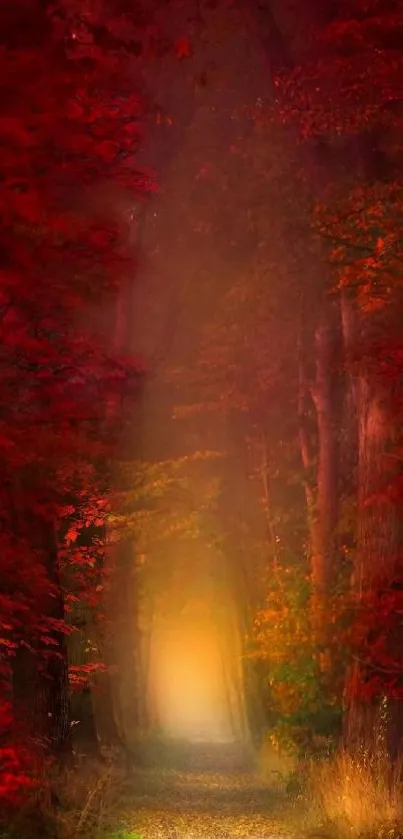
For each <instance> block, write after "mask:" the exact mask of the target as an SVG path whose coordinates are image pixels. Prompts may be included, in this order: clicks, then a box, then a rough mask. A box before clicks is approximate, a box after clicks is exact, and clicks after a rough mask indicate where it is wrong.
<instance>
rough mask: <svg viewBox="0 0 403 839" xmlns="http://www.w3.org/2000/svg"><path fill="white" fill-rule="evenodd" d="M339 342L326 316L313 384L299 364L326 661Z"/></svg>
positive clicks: (316, 599) (315, 595) (316, 604)
mask: <svg viewBox="0 0 403 839" xmlns="http://www.w3.org/2000/svg"><path fill="white" fill-rule="evenodd" d="M336 346H337V345H336V337H335V325H334V322H333V313H332V312H331V311H330V312H326V313H324V315H323V316H322V319H321V321H320V323H319V326H318V327H317V329H316V332H315V344H314V350H315V376H314V379H313V381H310V380H309V377H308V373H307V369H306V364H305V363H304V361H303V359H302V358H300V364H299V397H298V416H299V443H300V451H301V459H302V464H303V467H304V470H305V473H306V477H305V482H304V483H305V494H306V502H307V509H308V524H309V537H310V556H311V581H312V625H313V629H314V632H315V635H316V638H317V641H318V643H319V647H321V648H322V655H321V662H322V666H323V667H324V666H325V659H326V658H327V657H328V627H329V620H328V618H329V613H328V604H329V596H330V592H331V586H332V582H333V577H334V531H335V527H336V523H337V506H338V494H337V488H338V486H337V485H338V481H337V449H338V446H337V434H336V423H335V419H336V406H335V402H334V394H335V387H334V385H335V373H336V367H335V362H336ZM310 401H312V402H313V404H314V406H315V418H316V433H317V450H316V453H315V454H316V456H315V457H314V455H313V452H312V449H311V440H310V434H309V429H308V427H307V412H308V410H309V402H310Z"/></svg>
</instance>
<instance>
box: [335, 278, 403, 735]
mask: <svg viewBox="0 0 403 839" xmlns="http://www.w3.org/2000/svg"><path fill="white" fill-rule="evenodd" d="M341 316H342V325H343V340H344V351H345V359H346V365H347V369H348V371H349V376H350V387H351V391H352V394H353V397H354V401H355V407H356V417H357V437H358V464H357V485H356V494H357V502H358V520H357V531H356V552H355V563H354V568H353V573H352V579H351V586H352V591H353V594H355V595H356V597H357V598H358V601H359V600H360V598H362V597H363V595H364V594H365V592H367V591H370V590H371V588H372V587H373V586H374V585H375V584H376V579H377V578H378V579H379V578H381V577H382V578H383V579H391V578H392V576H393V571H394V565H395V561H396V553H397V538H398V518H397V511H396V509H395V507H394V505H393V504H392V503H391V502H390V503H389V502H385V500H382V502H381V501H380V493H381V492H382V484H383V482H384V481H385V477H386V474H390V463H389V462H388V457H387V455H388V449H389V445H390V442H391V416H390V410H389V405H388V398H389V396H390V394H389V395H388V393H387V392H386V389H385V388H384V387H383V386H382V387H381V384H380V383H379V382H378V381H376V378H375V377H374V375H373V374H371V372H370V370H369V368H368V363H367V360H366V359H365V358H362V357H359V356H358V353H359V351H360V342H361V340H362V338H363V334H364V324H363V322H362V317H363V316H362V315H361V313H360V312H359V310H358V308H357V305H356V302H355V300H354V298H353V296H352V295H350V296H348V294H347V293H346V292H345V293H344V294H343V295H342V297H341ZM362 675H363V674H362V665H361V664H360V663H359V662H358V661H355V662H354V663H353V664H352V665H351V666H350V668H349V670H348V673H347V680H346V715H345V737H346V739H347V741H348V742H351V741H359V742H365V741H366V739H367V738H368V735H369V732H371V730H372V729H373V727H374V724H375V722H376V719H377V717H378V716H379V701H376V702H375V703H373V705H372V708H371V707H369V705H368V703H365V704H364V703H363V702H362V701H361V700H360V697H359V686H360V682H361V679H362ZM369 718H370V720H371V724H370V725H369V723H368V720H369Z"/></svg>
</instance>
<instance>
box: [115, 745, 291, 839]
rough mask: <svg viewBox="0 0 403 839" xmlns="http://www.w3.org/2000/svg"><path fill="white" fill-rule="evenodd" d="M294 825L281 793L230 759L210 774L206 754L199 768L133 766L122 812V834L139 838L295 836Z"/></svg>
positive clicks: (222, 838) (211, 766)
mask: <svg viewBox="0 0 403 839" xmlns="http://www.w3.org/2000/svg"><path fill="white" fill-rule="evenodd" d="M200 763H203V760H202V761H200V755H199V764H200ZM200 770H202V771H200ZM297 824H298V813H297V811H296V807H295V804H293V802H292V801H290V800H289V799H288V798H287V796H286V794H285V792H283V791H281V790H278V789H273V788H271V789H270V788H269V787H268V785H267V784H265V783H263V782H262V781H261V780H259V778H258V777H257V776H256V774H254V773H253V772H252V771H247V772H242V771H239V770H238V771H231V765H230V762H229V765H228V766H226V768H225V770H223V767H222V766H221V767H220V771H219V772H214V771H213V765H212V764H211V762H209V756H208V755H205V756H204V766H199V771H198V768H197V766H188V768H187V769H186V771H184V770H182V771H178V770H175V769H165V770H161V769H157V768H150V769H142V770H134V771H133V774H132V777H131V778H130V779H128V782H127V786H126V789H125V795H124V805H123V806H122V811H121V825H122V828H124V829H125V830H126V834H125V835H127V836H128V837H129V836H130V835H133V834H136V835H137V836H141V837H144V839H148V838H149V839H167V838H169V839H193V837H194V839H196V837H197V839H209V837H219V839H229V837H239V839H259V838H260V837H264V839H269V837H270V839H271V837H273V839H274V838H275V839H277V837H280V836H297V835H298V830H297V827H296V826H297Z"/></svg>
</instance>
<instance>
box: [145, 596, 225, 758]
mask: <svg viewBox="0 0 403 839" xmlns="http://www.w3.org/2000/svg"><path fill="white" fill-rule="evenodd" d="M224 662H225V659H224V651H223V645H222V638H221V637H220V633H219V628H218V626H217V624H216V621H215V620H214V619H213V616H212V614H211V612H209V611H208V610H207V609H203V608H201V609H200V608H197V606H196V604H195V603H194V602H193V603H190V604H189V607H188V608H187V609H186V611H185V613H180V614H178V615H177V616H176V617H175V616H172V615H171V616H170V617H167V616H165V617H159V619H158V622H157V624H156V625H155V627H154V631H153V634H152V641H151V658H150V690H151V696H152V705H153V707H154V713H155V716H156V718H157V720H158V725H159V728H160V730H161V733H162V734H163V735H164V736H166V737H168V738H177V739H187V740H189V741H192V742H200V741H205V742H231V741H233V740H234V726H233V723H232V720H231V707H230V705H231V703H230V698H229V694H228V686H227V684H226V669H225V668H226V665H225V663H224Z"/></svg>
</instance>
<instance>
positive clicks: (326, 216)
mask: <svg viewBox="0 0 403 839" xmlns="http://www.w3.org/2000/svg"><path fill="white" fill-rule="evenodd" d="M401 28H402V8H401V4H400V3H399V2H396V3H392V4H388V7H387V8H386V7H385V4H383V3H382V2H374V3H360V2H347V3H344V4H342V6H341V8H340V11H339V14H338V16H337V18H336V19H335V20H334V22H333V23H332V24H331V25H329V26H328V27H326V28H324V29H323V31H322V32H320V33H319V35H318V38H317V41H316V43H315V47H314V52H312V56H308V57H307V61H306V64H304V66H303V67H300V68H298V69H296V70H295V71H294V72H293V73H292V74H290V76H289V77H288V78H287V79H286V80H285V82H284V83H283V84H281V83H280V84H279V94H278V109H279V112H280V113H281V115H282V117H283V119H284V120H291V121H294V122H296V123H297V124H298V125H299V126H300V128H301V132H302V134H303V135H304V136H305V137H306V138H310V142H312V138H314V139H315V140H316V142H317V141H318V140H319V141H320V144H321V148H322V149H324V150H325V152H326V158H327V165H328V167H329V169H330V167H331V166H332V162H333V161H334V160H335V159H336V160H337V159H338V160H339V161H343V160H344V161H345V165H344V173H342V174H341V179H340V178H339V183H338V188H337V189H336V186H335V183H334V181H332V177H331V174H330V176H329V179H328V183H329V190H328V194H327V195H326V196H324V198H323V200H322V203H321V206H320V207H318V209H317V212H316V214H315V219H314V221H315V226H316V230H317V231H318V233H319V235H320V237H321V238H322V241H323V242H324V245H325V247H327V248H328V252H329V253H330V263H331V270H332V276H333V283H334V286H333V288H334V292H335V295H336V299H338V301H339V307H340V322H341V327H342V336H343V344H344V359H345V369H346V373H347V376H348V381H349V384H348V389H349V394H350V398H349V405H350V416H349V417H347V418H346V422H347V424H348V425H349V427H350V428H351V427H352V426H351V406H354V408H353V410H354V421H353V429H352V434H351V433H350V435H349V437H350V440H352V441H354V433H355V435H356V436H355V440H356V442H353V446H356V451H357V461H356V467H355V486H356V498H357V511H358V521H357V528H356V534H355V538H356V548H355V557H354V567H353V574H352V585H353V591H354V592H355V593H356V596H357V598H358V602H359V603H360V604H361V607H362V608H364V604H365V598H366V597H372V594H371V592H373V591H374V590H377V587H378V585H379V578H382V579H383V580H384V583H383V585H385V584H386V583H385V580H387V579H388V578H389V579H392V578H393V577H394V575H395V570H396V560H397V555H398V533H399V528H398V517H397V507H396V503H395V501H394V500H393V497H392V496H393V494H392V496H391V494H390V492H388V491H387V487H388V486H389V487H390V486H391V485H393V484H394V483H395V482H396V480H397V481H398V480H399V472H400V470H399V465H398V460H396V455H397V451H396V445H398V443H397V441H398V437H399V435H397V437H396V405H397V404H399V402H398V401H397V402H396V380H394V378H393V375H387V373H386V370H385V365H384V363H381V361H380V359H381V358H382V357H384V356H383V352H381V353H380V347H381V346H383V347H384V346H385V345H386V346H388V344H389V352H388V351H387V350H386V353H387V354H388V355H389V356H390V358H391V369H392V368H393V369H394V371H395V374H396V372H397V370H396V365H395V364H394V362H393V359H394V358H396V347H398V346H399V345H400V340H401V330H400V327H399V322H398V321H399V314H398V313H399V312H400V311H401V299H400V298H401V288H400V282H399V244H398V241H399V233H398V226H399V218H400V214H401V198H400V192H401V190H400V184H399V180H400V179H399V174H398V172H399V167H400V165H401V142H400V134H401V131H400V128H401V113H400V111H401V108H400V100H401V70H402V56H401V51H400V48H399V46H398V39H399V37H400V34H401ZM336 78H337V86H336V85H335V79H336ZM354 163H355V170H354V169H353V168H352V164H353V165H354ZM338 171H339V172H340V173H341V167H340V165H339V166H338ZM330 172H331V169H330ZM386 336H388V337H386ZM354 427H355V432H354ZM353 474H354V473H353ZM361 607H360V608H361ZM368 643H369V641H368ZM364 658H366V656H365V655H364ZM360 661H361V664H360V662H359V661H357V659H356V660H355V663H354V665H353V666H352V670H351V674H350V681H349V688H350V690H349V702H350V707H351V713H350V726H349V728H350V732H353V730H355V732H356V733H358V734H360V733H362V731H361V728H362V726H360V725H359V721H360V716H357V713H356V710H355V709H356V705H357V702H358V701H359V696H360V691H361V690H365V691H366V695H367V688H366V687H365V685H368V679H369V681H371V679H370V678H369V674H368V670H367V669H366V667H365V666H364V667H363V666H362V657H361V659H360ZM386 669H387V668H386ZM375 671H376V668H375V669H374V670H373V671H372V672H373V678H374V683H373V684H374V696H379V692H380V688H379V679H377V677H376V672H375ZM378 673H379V671H378ZM375 683H376V686H375ZM381 692H382V689H381ZM392 695H393V691H392ZM366 704H367V705H368V699H366ZM363 716H364V719H365V710H362V711H361V723H362V724H363V725H365V723H363V720H362V717H363Z"/></svg>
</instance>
